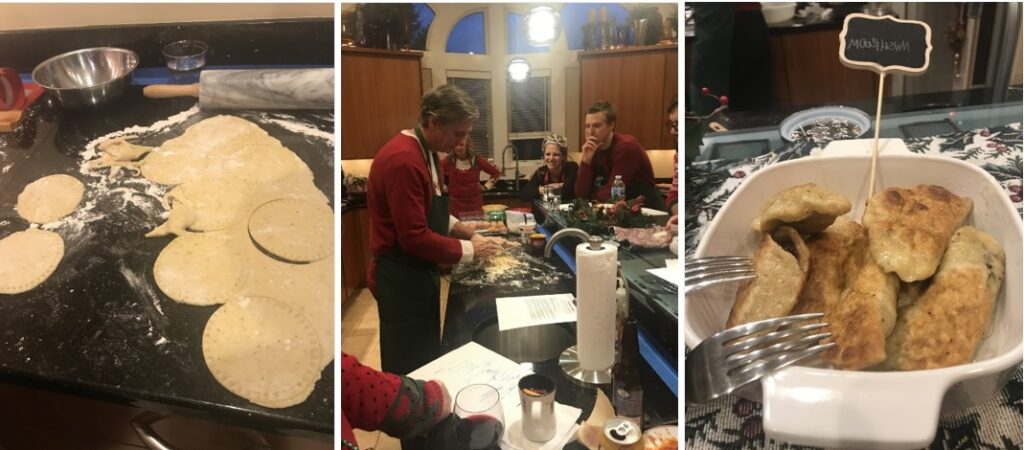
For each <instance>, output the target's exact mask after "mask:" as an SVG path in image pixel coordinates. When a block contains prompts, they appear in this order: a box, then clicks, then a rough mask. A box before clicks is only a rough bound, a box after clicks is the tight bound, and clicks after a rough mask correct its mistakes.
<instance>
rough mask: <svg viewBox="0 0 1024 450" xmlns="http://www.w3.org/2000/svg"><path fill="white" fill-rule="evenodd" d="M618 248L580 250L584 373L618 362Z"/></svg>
mask: <svg viewBox="0 0 1024 450" xmlns="http://www.w3.org/2000/svg"><path fill="white" fill-rule="evenodd" d="M618 254H619V252H618V249H617V248H616V247H615V246H614V245H611V244H610V243H607V242H606V243H603V244H601V249H600V250H591V249H590V245H589V244H580V245H578V246H577V247H576V350H577V354H578V355H579V359H580V367H581V368H582V369H584V370H605V369H607V368H609V367H611V366H612V364H614V363H615V309H616V303H615V275H616V273H617V268H618V266H617V263H618Z"/></svg>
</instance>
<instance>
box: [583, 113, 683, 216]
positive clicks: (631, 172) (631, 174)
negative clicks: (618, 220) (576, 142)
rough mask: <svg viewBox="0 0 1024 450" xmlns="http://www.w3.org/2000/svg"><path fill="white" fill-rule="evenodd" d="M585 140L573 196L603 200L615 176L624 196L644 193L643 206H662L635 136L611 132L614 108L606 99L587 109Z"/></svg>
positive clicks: (636, 195) (651, 172)
mask: <svg viewBox="0 0 1024 450" xmlns="http://www.w3.org/2000/svg"><path fill="white" fill-rule="evenodd" d="M586 112H587V115H586V118H585V119H584V131H585V136H586V142H584V143H583V150H582V151H583V156H582V157H581V161H580V170H579V173H578V174H577V175H576V196H577V197H580V198H589V199H593V200H599V201H602V202H607V201H608V200H609V199H610V198H611V190H612V183H613V182H615V176H616V175H621V176H622V182H623V183H625V184H626V199H627V200H629V199H633V198H636V197H638V196H641V195H642V196H644V206H645V207H648V208H653V209H658V210H660V209H663V208H664V207H665V203H664V201H663V200H662V199H661V193H659V192H658V187H657V186H656V185H655V184H654V169H653V168H652V167H651V159H650V158H648V157H647V152H645V151H644V148H643V147H641V146H640V142H639V141H637V140H636V138H635V137H633V136H630V135H628V134H623V133H616V132H615V118H616V115H615V110H613V109H612V105H611V104H609V103H608V102H597V103H594V104H593V105H591V107H589V108H587V111H586Z"/></svg>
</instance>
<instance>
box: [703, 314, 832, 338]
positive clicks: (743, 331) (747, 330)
mask: <svg viewBox="0 0 1024 450" xmlns="http://www.w3.org/2000/svg"><path fill="white" fill-rule="evenodd" d="M822 317H825V314H824V313H810V314H800V315H796V316H786V317H779V318H775V319H767V320H761V321H758V322H750V323H747V324H743V325H739V326H736V327H732V328H730V329H728V330H725V331H722V332H720V333H717V334H715V335H713V336H712V337H711V339H716V340H717V341H718V342H728V341H732V340H735V339H737V338H741V337H744V336H747V335H750V334H753V333H757V332H758V331H764V330H769V329H772V328H779V327H784V326H789V325H796V324H798V323H800V322H803V321H805V320H811V319H820V318H822Z"/></svg>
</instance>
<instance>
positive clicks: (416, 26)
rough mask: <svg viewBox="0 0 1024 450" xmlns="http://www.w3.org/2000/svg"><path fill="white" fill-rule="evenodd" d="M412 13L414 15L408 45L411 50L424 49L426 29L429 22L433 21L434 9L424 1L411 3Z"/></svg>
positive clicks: (425, 46)
mask: <svg viewBox="0 0 1024 450" xmlns="http://www.w3.org/2000/svg"><path fill="white" fill-rule="evenodd" d="M412 8H413V13H414V14H415V15H416V18H415V19H414V22H413V23H412V27H411V30H410V33H411V34H412V35H411V36H410V37H409V42H410V44H411V45H410V46H411V47H412V49H413V50H426V49H427V30H429V29H430V23H431V22H433V21H434V16H435V15H436V14H434V10H433V9H431V8H430V6H428V5H427V4H426V3H413V4H412Z"/></svg>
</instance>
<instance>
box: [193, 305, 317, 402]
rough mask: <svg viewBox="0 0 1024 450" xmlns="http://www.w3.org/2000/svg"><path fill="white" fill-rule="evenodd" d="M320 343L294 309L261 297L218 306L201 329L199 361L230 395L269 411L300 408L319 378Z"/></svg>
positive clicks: (314, 333)
mask: <svg viewBox="0 0 1024 450" xmlns="http://www.w3.org/2000/svg"><path fill="white" fill-rule="evenodd" d="M320 352H321V350H320V343H319V341H318V338H317V336H316V332H314V331H313V329H312V327H311V326H310V324H309V322H308V321H307V320H306V319H305V318H304V317H303V316H302V314H300V313H299V312H298V311H296V310H295V309H294V308H292V307H290V306H288V305H286V304H284V303H282V302H279V301H277V300H274V299H270V298H266V297H242V298H239V299H237V300H234V301H231V302H229V303H227V304H226V305H224V306H222V307H221V308H220V309H218V310H217V311H216V312H214V313H213V316H211V317H210V320H209V322H207V324H206V329H205V330H204V331H203V358H204V359H205V360H206V365H207V367H209V369H210V372H211V373H213V376H214V378H216V379H217V381H218V382H219V383H220V384H221V385H223V386H224V387H225V388H227V389H228V390H229V391H231V392H233V393H235V394H237V395H239V396H241V397H243V398H245V399H247V400H249V401H251V402H253V403H256V404H258V405H263V406H266V407H271V408H284V407H287V406H291V405H296V404H299V403H301V402H303V401H305V399H306V398H307V397H308V396H309V394H310V393H311V392H312V391H313V386H314V385H315V384H316V381H317V380H318V379H320V364H319V363H320V358H321V353H320Z"/></svg>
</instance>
